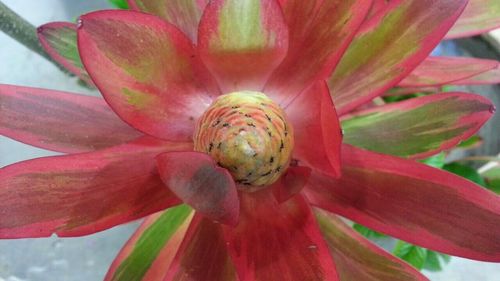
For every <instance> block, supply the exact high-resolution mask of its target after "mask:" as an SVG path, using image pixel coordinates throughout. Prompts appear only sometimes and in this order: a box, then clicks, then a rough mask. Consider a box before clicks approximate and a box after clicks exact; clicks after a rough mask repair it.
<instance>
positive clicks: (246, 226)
mask: <svg viewBox="0 0 500 281" xmlns="http://www.w3.org/2000/svg"><path fill="white" fill-rule="evenodd" d="M224 236H225V238H226V241H227V243H228V244H227V245H228V250H229V254H230V255H231V257H232V259H233V262H234V263H235V266H236V270H237V272H238V276H239V277H240V280H241V281H250V280H251V281H268V280H288V281H294V280H296V281H304V280H308V281H314V280H339V279H338V278H337V273H336V271H335V266H334V263H333V260H332V258H331V256H330V254H329V252H328V248H327V245H326V243H325V241H324V240H323V237H322V235H321V233H320V231H319V229H318V225H317V224H316V221H315V219H314V216H313V215H312V213H311V209H310V208H309V206H308V205H307V203H306V202H305V200H304V199H303V197H302V196H301V195H297V196H295V197H294V198H292V199H290V200H288V201H286V202H285V203H283V204H278V203H277V202H276V201H275V200H274V197H273V195H272V194H271V192H270V191H269V190H268V189H264V190H261V191H258V192H254V193H242V194H241V219H240V223H239V224H238V226H237V227H236V228H231V227H227V226H225V227H224Z"/></svg>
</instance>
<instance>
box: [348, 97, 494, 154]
mask: <svg viewBox="0 0 500 281" xmlns="http://www.w3.org/2000/svg"><path fill="white" fill-rule="evenodd" d="M493 109H494V106H493V104H492V103H491V102H490V101H489V100H488V99H486V98H483V97H481V96H479V95H475V94H465V93H451V92H449V93H439V94H434V95H429V96H425V97H420V98H414V99H409V100H405V101H402V102H398V103H390V104H387V105H384V106H378V107H375V108H372V109H368V110H363V111H359V112H356V113H355V114H353V115H352V116H349V118H346V119H344V120H342V128H343V129H344V132H345V135H344V142H345V143H348V144H351V145H354V146H357V147H361V148H364V149H368V150H371V151H375V152H380V153H384V154H391V155H395V156H400V157H412V158H425V157H428V156H430V155H433V154H436V153H438V152H440V151H443V150H447V149H450V148H452V147H454V146H455V145H457V144H458V143H460V141H463V140H466V139H468V138H469V137H471V136H472V135H473V134H474V133H475V132H477V131H478V130H479V129H480V128H481V126H482V125H484V123H486V121H488V119H489V118H490V117H491V116H492V115H493Z"/></svg>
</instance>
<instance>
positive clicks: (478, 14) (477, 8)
mask: <svg viewBox="0 0 500 281" xmlns="http://www.w3.org/2000/svg"><path fill="white" fill-rule="evenodd" d="M499 27H500V1H498V0H469V4H468V5H467V7H466V8H465V10H464V12H463V13H462V15H461V16H460V18H458V21H457V22H456V23H455V25H454V26H453V28H452V29H451V30H450V31H449V32H448V34H447V35H446V39H452V38H460V37H467V36H473V35H478V34H481V33H485V32H487V31H489V30H492V29H495V28H499Z"/></svg>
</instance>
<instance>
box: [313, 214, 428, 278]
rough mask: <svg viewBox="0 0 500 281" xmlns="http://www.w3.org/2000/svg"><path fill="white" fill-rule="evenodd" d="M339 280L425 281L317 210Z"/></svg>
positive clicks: (415, 272)
mask: <svg viewBox="0 0 500 281" xmlns="http://www.w3.org/2000/svg"><path fill="white" fill-rule="evenodd" d="M315 213H316V218H317V219H318V222H319V225H320V227H321V231H322V232H323V235H324V237H325V240H326V241H327V243H328V245H329V246H330V251H331V253H332V255H333V258H334V259H335V264H336V266H337V271H338V272H339V276H340V280H390V281H417V280H420V281H428V280H429V279H427V278H426V277H425V276H424V275H422V274H421V273H420V272H418V271H417V270H416V269H414V268H413V267H411V266H410V265H408V264H407V263H405V262H404V261H402V260H400V259H398V258H396V257H395V256H393V255H391V254H389V253H388V252H386V251H384V250H382V249H381V248H379V247H378V246H377V245H375V244H373V243H372V242H370V241H369V240H368V239H366V238H364V237H363V236H361V235H360V234H359V233H357V232H356V231H353V230H352V228H350V227H349V226H348V225H346V224H345V223H344V222H342V220H340V219H339V218H338V217H336V216H335V215H333V214H328V213H326V212H323V211H320V210H317V211H316V212H315Z"/></svg>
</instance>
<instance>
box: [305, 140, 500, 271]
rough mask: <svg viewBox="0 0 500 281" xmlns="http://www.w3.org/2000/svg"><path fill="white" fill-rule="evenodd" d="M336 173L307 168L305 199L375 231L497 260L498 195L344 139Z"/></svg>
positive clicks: (499, 238) (499, 241)
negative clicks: (339, 170) (336, 175)
mask: <svg viewBox="0 0 500 281" xmlns="http://www.w3.org/2000/svg"><path fill="white" fill-rule="evenodd" d="M342 164H343V165H342V177H341V178H340V179H333V178H330V177H328V176H324V175H320V174H313V175H312V176H311V179H310V180H309V184H308V186H307V187H306V188H305V189H304V192H305V193H306V195H307V198H308V199H309V201H310V202H311V203H312V204H314V205H316V206H318V207H320V208H323V209H325V210H328V211H331V212H335V213H338V214H340V215H342V216H345V217H347V218H349V219H351V220H354V221H356V222H359V223H360V224H362V225H365V226H367V227H369V228H372V229H374V230H376V231H379V232H383V233H386V234H389V235H391V236H394V237H396V238H400V239H402V240H404V241H408V242H410V243H412V244H416V245H420V246H422V247H425V248H428V249H432V250H436V251H439V252H443V253H447V254H450V255H454V256H461V257H465V258H469V259H476V260H482V261H492V262H498V261H500V197H499V196H498V195H495V194H494V193H492V192H491V191H489V190H486V189H484V188H482V187H480V186H477V185H476V184H474V183H472V182H470V181H468V180H465V179H464V178H462V177H459V176H456V175H453V174H450V173H448V172H445V171H442V170H439V169H435V168H432V167H429V166H427V165H424V164H420V163H417V162H413V161H410V160H404V159H401V158H397V157H392V156H387V155H382V154H376V153H372V152H368V151H364V150H360V149H357V148H355V147H351V146H348V145H344V148H343V163H342Z"/></svg>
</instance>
